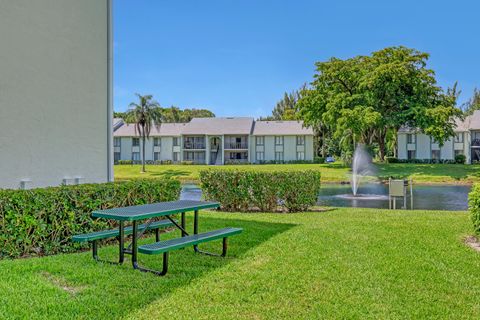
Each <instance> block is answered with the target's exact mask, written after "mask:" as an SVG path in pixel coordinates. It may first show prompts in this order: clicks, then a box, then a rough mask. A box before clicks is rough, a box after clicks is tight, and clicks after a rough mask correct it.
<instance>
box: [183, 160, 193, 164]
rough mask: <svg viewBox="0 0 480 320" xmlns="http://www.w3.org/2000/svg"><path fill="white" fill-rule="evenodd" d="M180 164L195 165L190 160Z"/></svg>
mask: <svg viewBox="0 0 480 320" xmlns="http://www.w3.org/2000/svg"><path fill="white" fill-rule="evenodd" d="M180 164H183V165H192V164H194V163H193V161H190V160H183V161H182V162H180Z"/></svg>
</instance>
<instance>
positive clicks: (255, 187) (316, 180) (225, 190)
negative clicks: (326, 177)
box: [200, 169, 320, 212]
mask: <svg viewBox="0 0 480 320" xmlns="http://www.w3.org/2000/svg"><path fill="white" fill-rule="evenodd" d="M200 181H201V186H202V190H203V194H204V197H205V199H207V200H213V201H218V202H220V204H221V205H222V209H223V210H226V211H242V212H246V211H253V210H261V211H276V209H277V208H278V206H280V207H282V209H287V210H288V211H289V212H298V211H304V210H307V209H308V207H309V206H311V205H314V204H315V203H316V201H317V198H318V193H319V191H320V172H319V171H317V170H304V171H273V172H258V171H245V170H220V169H216V170H202V171H200Z"/></svg>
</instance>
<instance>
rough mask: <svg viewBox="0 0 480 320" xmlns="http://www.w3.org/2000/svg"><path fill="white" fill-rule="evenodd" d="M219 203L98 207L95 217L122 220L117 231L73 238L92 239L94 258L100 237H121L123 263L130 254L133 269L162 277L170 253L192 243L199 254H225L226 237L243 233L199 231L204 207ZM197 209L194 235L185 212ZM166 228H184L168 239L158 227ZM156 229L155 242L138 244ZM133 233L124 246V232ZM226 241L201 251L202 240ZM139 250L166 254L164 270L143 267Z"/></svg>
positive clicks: (216, 206)
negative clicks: (218, 247) (214, 250)
mask: <svg viewBox="0 0 480 320" xmlns="http://www.w3.org/2000/svg"><path fill="white" fill-rule="evenodd" d="M219 206H220V204H219V203H218V202H207V201H193V200H178V201H170V202H160V203H153V204H146V205H139V206H130V207H123V208H113V209H106V210H97V211H94V212H93V213H92V216H93V217H97V218H104V219H113V220H117V221H118V222H119V228H118V230H105V231H99V232H93V233H89V234H82V235H76V236H74V237H73V240H74V241H77V242H85V241H92V243H93V245H92V251H93V258H94V259H95V260H97V261H98V260H99V259H98V254H97V240H100V239H106V238H110V237H118V239H119V261H118V263H120V264H121V263H123V261H124V257H125V254H129V255H131V257H132V266H133V268H134V269H137V270H140V271H144V272H151V273H154V274H156V275H160V276H163V275H165V274H166V273H167V271H168V257H169V252H170V251H173V250H177V249H181V248H185V247H188V246H193V249H194V251H195V252H197V253H203V254H207V255H215V256H222V257H224V256H225V255H226V254H227V238H228V237H230V236H233V235H236V234H239V233H241V232H242V231H243V230H242V229H241V228H231V227H230V228H223V229H218V230H212V231H209V232H204V233H199V232H198V216H199V210H201V209H212V208H218V207H219ZM190 211H193V212H194V224H193V234H192V235H190V234H189V233H188V232H187V231H186V230H185V214H186V212H190ZM179 213H180V214H181V220H180V224H179V223H178V221H177V220H175V219H173V218H172V217H171V216H172V215H174V214H179ZM157 217H165V218H166V219H165V220H161V221H153V220H152V219H153V218H157ZM146 219H149V220H148V221H147V222H146V223H144V224H141V225H139V224H138V221H140V220H146ZM125 222H131V223H132V225H131V226H129V227H125ZM167 227H176V228H178V229H179V230H180V231H181V237H180V238H174V239H169V240H164V241H161V240H160V236H159V229H163V228H167ZM148 230H155V232H156V242H154V243H150V244H145V245H141V246H138V239H139V238H140V237H141V236H142V235H143V233H144V232H145V231H148ZM129 234H131V235H132V242H131V244H130V245H129V246H128V247H127V248H125V235H129ZM218 239H222V240H223V248H222V253H221V254H215V253H210V252H206V251H202V250H200V249H199V248H198V245H199V244H200V243H204V242H209V241H213V240H218ZM138 252H140V253H143V254H150V255H152V254H160V253H162V254H163V268H162V271H156V270H151V269H147V268H144V267H141V266H140V265H139V264H138V258H137V256H138Z"/></svg>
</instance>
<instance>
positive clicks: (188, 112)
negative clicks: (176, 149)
mask: <svg viewBox="0 0 480 320" xmlns="http://www.w3.org/2000/svg"><path fill="white" fill-rule="evenodd" d="M156 109H157V112H158V113H159V114H160V115H161V120H162V122H164V123H173V122H179V123H186V122H189V121H190V120H192V118H212V117H215V114H214V113H213V112H211V111H210V110H207V109H195V108H192V109H189V108H185V109H180V108H178V107H175V106H171V107H170V108H162V107H160V106H157V107H156ZM114 117H116V118H122V119H123V120H125V122H127V123H135V119H134V118H133V117H132V116H131V114H130V113H128V112H114Z"/></svg>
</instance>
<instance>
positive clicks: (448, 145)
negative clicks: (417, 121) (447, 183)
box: [440, 139, 455, 160]
mask: <svg viewBox="0 0 480 320" xmlns="http://www.w3.org/2000/svg"><path fill="white" fill-rule="evenodd" d="M440 158H441V159H447V160H453V159H454V158H455V156H454V155H453V140H452V139H450V140H448V141H445V144H444V145H443V146H442V147H441V148H440Z"/></svg>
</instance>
